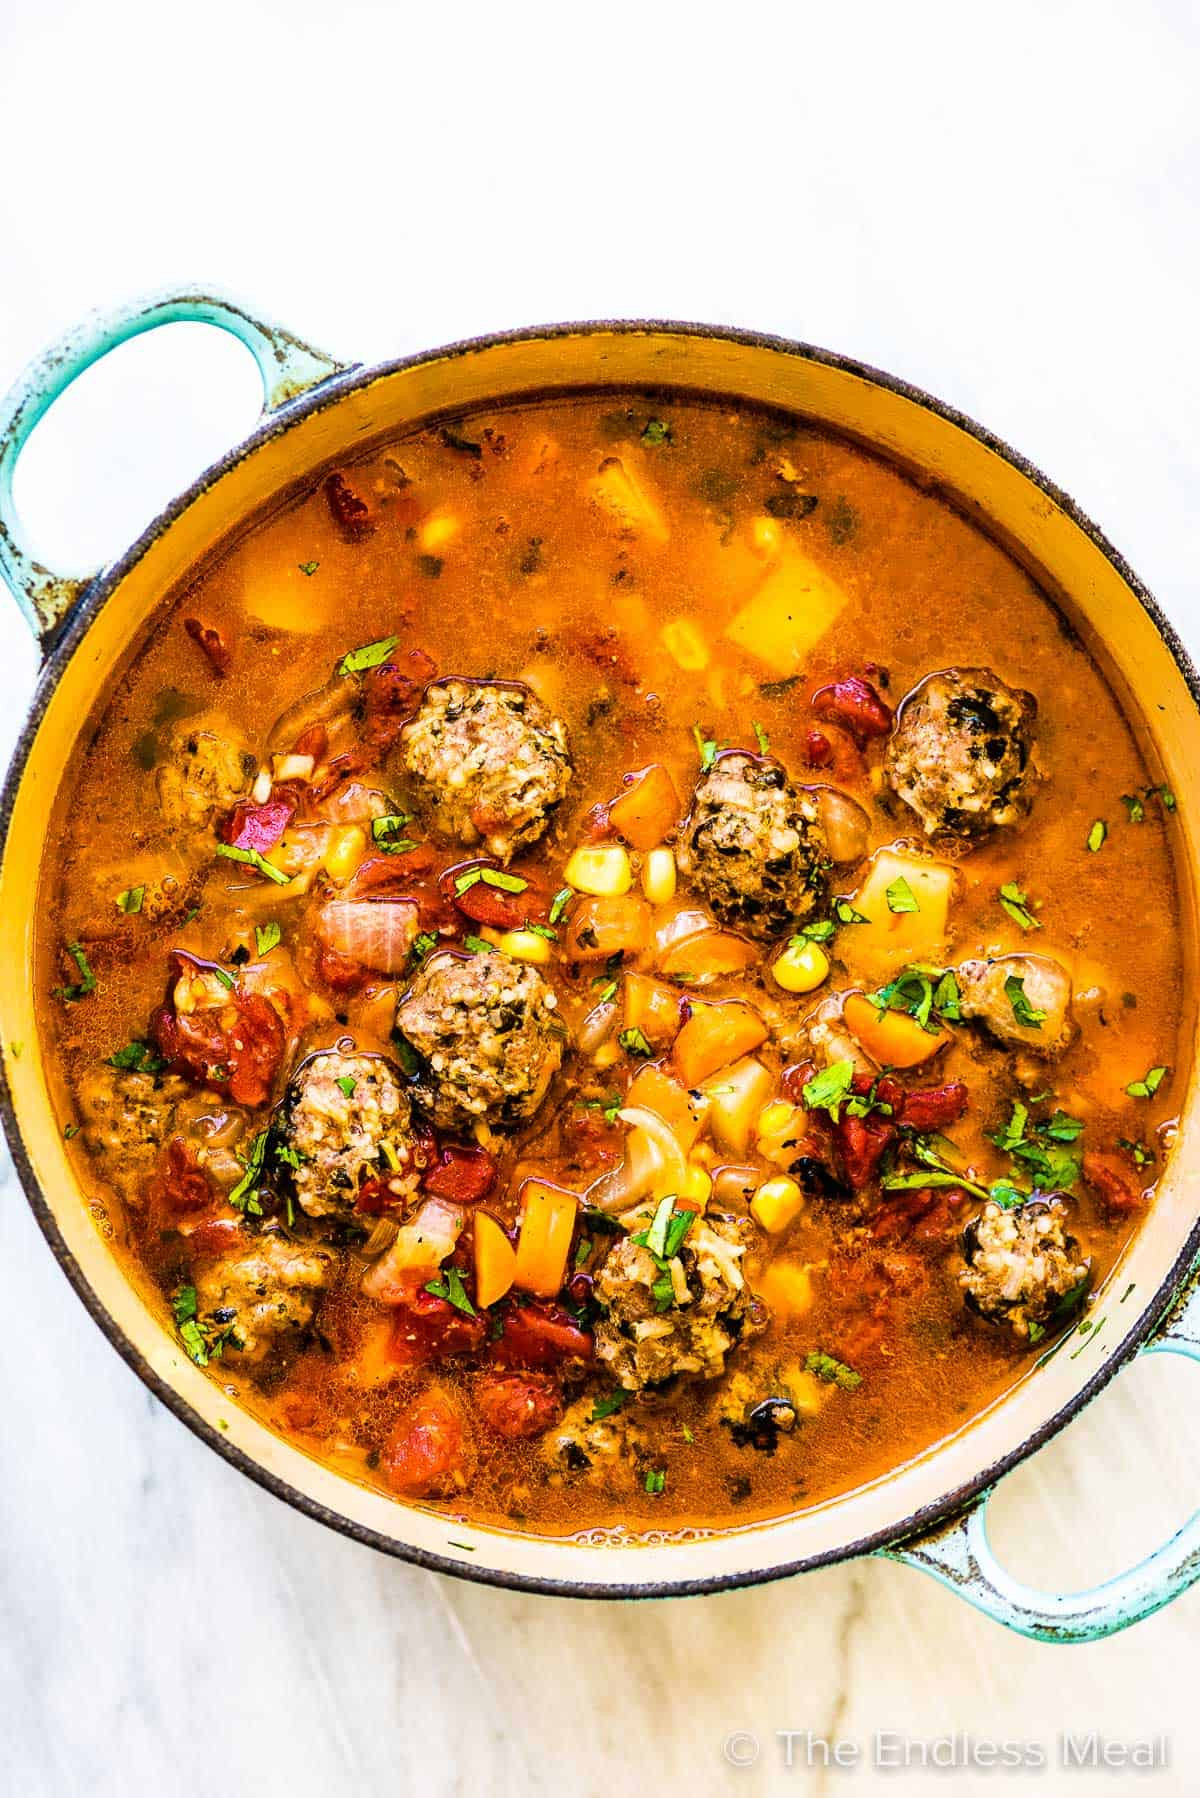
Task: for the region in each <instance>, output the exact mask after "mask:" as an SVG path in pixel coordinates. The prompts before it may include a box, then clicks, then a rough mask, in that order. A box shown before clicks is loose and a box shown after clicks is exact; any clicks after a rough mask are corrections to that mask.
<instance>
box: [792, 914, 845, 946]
mask: <svg viewBox="0 0 1200 1798" xmlns="http://www.w3.org/2000/svg"><path fill="white" fill-rule="evenodd" d="M836 932H837V925H836V924H835V923H834V921H833V919H832V918H818V920H817V922H816V923H815V924H802V925H801V927H800V930H799V931H798V933H797V934H796V935H795V936H794V937H792V938H791V939H790V941H789V943H788V947H789V949H802V948H803V947H804V945H805V943H827V942H829V941H830V939H831V938H832V937H833V936H834V935H835V934H836Z"/></svg>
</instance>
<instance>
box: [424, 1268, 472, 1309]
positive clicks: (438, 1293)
mask: <svg viewBox="0 0 1200 1798" xmlns="http://www.w3.org/2000/svg"><path fill="white" fill-rule="evenodd" d="M425 1290H426V1292H430V1293H432V1294H433V1296H434V1298H436V1299H448V1300H449V1301H450V1303H451V1304H452V1305H453V1306H454V1308H455V1310H456V1311H465V1312H466V1314H467V1316H468V1317H474V1316H476V1311H475V1307H474V1305H473V1304H472V1303H471V1301H470V1299H469V1298H468V1297H467V1291H466V1287H465V1286H464V1285H463V1279H462V1275H461V1274H460V1273H459V1271H458V1269H457V1268H456V1267H448V1268H446V1269H445V1270H444V1272H443V1273H442V1275H441V1277H440V1278H439V1279H437V1280H429V1281H427V1283H426V1286H425Z"/></svg>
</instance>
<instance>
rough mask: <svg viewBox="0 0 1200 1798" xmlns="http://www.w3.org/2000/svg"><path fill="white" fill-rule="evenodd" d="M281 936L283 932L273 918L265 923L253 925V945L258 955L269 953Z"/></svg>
mask: <svg viewBox="0 0 1200 1798" xmlns="http://www.w3.org/2000/svg"><path fill="white" fill-rule="evenodd" d="M282 937H283V932H282V930H280V928H279V926H278V924H277V923H276V922H275V920H274V918H271V919H270V920H269V921H268V922H267V923H266V924H256V925H255V926H254V947H255V948H256V949H257V950H258V953H259V955H270V953H271V951H272V949H274V948H275V946H276V944H277V943H279V942H280V941H281V940H282Z"/></svg>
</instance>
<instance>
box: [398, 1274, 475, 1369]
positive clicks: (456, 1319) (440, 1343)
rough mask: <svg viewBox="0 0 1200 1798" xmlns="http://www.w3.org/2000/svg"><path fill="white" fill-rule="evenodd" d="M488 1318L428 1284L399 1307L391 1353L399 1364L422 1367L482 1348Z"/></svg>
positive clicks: (401, 1365)
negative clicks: (454, 1302)
mask: <svg viewBox="0 0 1200 1798" xmlns="http://www.w3.org/2000/svg"><path fill="white" fill-rule="evenodd" d="M487 1329H488V1326H487V1320H486V1318H483V1317H479V1316H474V1317H473V1316H471V1315H470V1313H468V1312H466V1311H460V1310H459V1309H458V1306H457V1305H452V1304H451V1303H450V1301H449V1299H441V1298H438V1297H437V1295H436V1294H435V1293H432V1292H426V1291H425V1289H424V1287H421V1288H420V1290H419V1291H417V1292H416V1293H414V1294H413V1296H412V1298H411V1299H410V1300H409V1301H408V1302H407V1303H406V1304H404V1305H401V1306H399V1307H398V1308H397V1311H396V1321H395V1326H394V1330H393V1334H392V1342H391V1353H392V1357H393V1359H394V1360H395V1362H396V1364H397V1366H400V1367H421V1366H424V1365H425V1363H427V1362H429V1361H445V1360H447V1359H449V1357H450V1356H451V1355H470V1354H474V1353H475V1351H476V1350H477V1349H480V1348H482V1346H483V1343H484V1339H485V1338H486V1336H487Z"/></svg>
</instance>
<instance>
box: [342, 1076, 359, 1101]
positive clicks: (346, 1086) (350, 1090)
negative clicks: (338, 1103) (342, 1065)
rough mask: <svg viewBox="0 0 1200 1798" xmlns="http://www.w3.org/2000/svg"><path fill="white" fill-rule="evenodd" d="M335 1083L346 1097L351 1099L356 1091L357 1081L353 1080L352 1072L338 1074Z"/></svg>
mask: <svg viewBox="0 0 1200 1798" xmlns="http://www.w3.org/2000/svg"><path fill="white" fill-rule="evenodd" d="M337 1083H338V1086H339V1087H340V1088H341V1090H342V1092H344V1093H345V1095H346V1097H347V1098H348V1099H352V1098H353V1097H354V1095H355V1093H356V1092H357V1091H358V1082H357V1081H356V1080H355V1078H354V1076H353V1074H341V1075H339V1077H338V1082H337Z"/></svg>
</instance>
